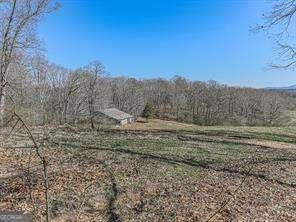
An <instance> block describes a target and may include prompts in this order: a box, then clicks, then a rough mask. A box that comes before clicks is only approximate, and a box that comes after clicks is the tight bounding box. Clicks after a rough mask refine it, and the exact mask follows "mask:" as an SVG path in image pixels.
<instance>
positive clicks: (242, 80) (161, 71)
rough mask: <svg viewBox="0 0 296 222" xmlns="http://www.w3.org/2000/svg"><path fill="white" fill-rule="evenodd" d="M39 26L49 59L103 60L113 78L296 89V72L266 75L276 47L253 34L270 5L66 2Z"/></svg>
mask: <svg viewBox="0 0 296 222" xmlns="http://www.w3.org/2000/svg"><path fill="white" fill-rule="evenodd" d="M60 3H61V4H62V7H61V8H60V10H59V11H57V12H55V13H53V14H52V15H50V16H49V17H47V18H46V19H45V20H44V21H42V23H41V24H40V27H39V30H38V34H39V37H40V38H41V39H42V40H43V41H44V43H45V49H46V50H47V51H46V55H47V56H48V58H49V59H50V60H51V61H52V62H55V63H57V64H60V65H63V66H65V67H67V68H73V69H74V68H78V67H80V66H83V65H86V64H87V63H89V62H91V61H93V60H100V61H101V62H102V63H103V64H104V65H105V66H106V68H107V70H108V72H109V73H110V75H112V76H120V75H125V76H131V77H136V78H140V79H147V78H158V77H163V78H167V79H170V78H172V77H173V76H174V75H182V76H185V77H186V78H189V79H192V80H201V81H206V80H210V79H213V80H216V81H218V82H221V83H226V84H230V85H240V86H253V87H265V86H288V85H292V84H296V73H295V72H294V71H279V70H276V71H275V70H273V71H270V70H269V71H267V70H266V67H267V64H268V62H270V61H271V59H272V58H273V54H274V53H273V44H272V42H271V41H270V40H269V39H268V38H267V37H266V36H264V35H263V34H253V33H250V31H249V29H250V26H253V25H255V24H257V23H258V22H260V19H261V18H260V15H261V14H262V13H264V12H266V11H268V9H269V8H268V7H269V6H270V5H269V4H268V2H266V1H265V0H216V1H214V0H212V1H207V0H60Z"/></svg>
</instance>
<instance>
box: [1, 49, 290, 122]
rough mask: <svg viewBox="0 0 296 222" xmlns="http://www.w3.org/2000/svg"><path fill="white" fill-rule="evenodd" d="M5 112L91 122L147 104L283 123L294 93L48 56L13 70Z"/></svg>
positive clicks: (168, 114) (161, 113)
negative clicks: (124, 71) (114, 70)
mask: <svg viewBox="0 0 296 222" xmlns="http://www.w3.org/2000/svg"><path fill="white" fill-rule="evenodd" d="M9 76H10V80H9V82H10V85H11V87H9V88H7V95H10V97H13V98H14V101H13V103H12V102H11V101H10V100H9V98H8V99H6V100H5V101H6V104H5V113H6V114H7V115H5V116H6V119H9V113H10V111H11V109H12V108H16V107H17V109H18V110H21V111H22V114H23V115H25V116H26V118H28V119H29V120H30V121H31V122H32V123H34V124H38V125H40V124H41V125H42V124H64V123H70V124H75V123H80V122H85V121H87V122H89V123H90V124H91V126H92V128H94V127H95V113H96V111H98V110H100V109H104V108H109V107H116V108H118V109H120V110H123V111H125V112H128V113H131V114H133V115H135V116H136V117H138V116H141V115H142V113H143V110H144V108H145V106H146V104H150V105H151V106H152V107H153V110H154V115H155V117H157V118H162V119H168V120H177V121H182V122H189V123H195V124H199V125H223V124H229V125H278V124H281V123H283V121H284V116H285V115H284V114H285V112H286V111H287V110H288V109H289V108H290V107H291V105H292V104H293V101H294V99H293V97H292V96H291V95H290V96H288V95H287V94H283V93H278V92H269V91H265V90H261V89H253V88H241V87H232V86H227V85H222V84H219V83H217V82H215V81H208V82H200V81H191V80H188V79H185V78H183V77H181V76H175V77H174V78H172V79H171V80H166V79H161V78H159V79H147V80H139V79H135V78H128V77H110V76H108V75H107V72H106V70H105V67H104V66H103V65H102V63H100V62H99V61H94V62H91V63H90V64H88V65H86V66H84V67H81V68H79V69H76V70H68V69H66V68H64V67H62V66H59V65H56V64H53V63H51V62H49V61H48V60H47V59H46V58H45V57H44V56H40V55H35V56H32V57H27V58H26V59H23V61H22V63H18V64H16V65H15V66H13V69H10V75H9Z"/></svg>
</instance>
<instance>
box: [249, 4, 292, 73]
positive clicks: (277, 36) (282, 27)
mask: <svg viewBox="0 0 296 222" xmlns="http://www.w3.org/2000/svg"><path fill="white" fill-rule="evenodd" d="M295 15H296V1H295V0H280V1H276V3H275V4H274V5H273V6H272V9H271V11H270V12H269V13H267V14H263V20H264V22H263V24H261V25H257V26H256V27H255V28H253V31H263V32H265V33H266V34H267V35H268V36H269V37H270V38H272V39H273V40H274V41H275V43H276V45H277V47H276V51H277V54H278V60H279V61H278V62H276V63H273V64H271V67H272V68H281V69H288V68H295V67H296V48H295V47H296V45H295V43H296V42H295V37H296V36H295V35H293V34H294V33H295V28H296V20H295Z"/></svg>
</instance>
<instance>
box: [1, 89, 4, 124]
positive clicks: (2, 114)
mask: <svg viewBox="0 0 296 222" xmlns="http://www.w3.org/2000/svg"><path fill="white" fill-rule="evenodd" d="M4 104H5V97H4V90H3V88H1V89H0V127H2V126H3V125H4V108H5V107H4Z"/></svg>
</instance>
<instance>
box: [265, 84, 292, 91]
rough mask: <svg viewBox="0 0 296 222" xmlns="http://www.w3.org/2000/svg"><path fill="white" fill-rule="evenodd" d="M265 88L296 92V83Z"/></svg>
mask: <svg viewBox="0 0 296 222" xmlns="http://www.w3.org/2000/svg"><path fill="white" fill-rule="evenodd" d="M264 89H265V90H269V91H280V92H295V93H296V85H291V86H287V87H266V88H264Z"/></svg>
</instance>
